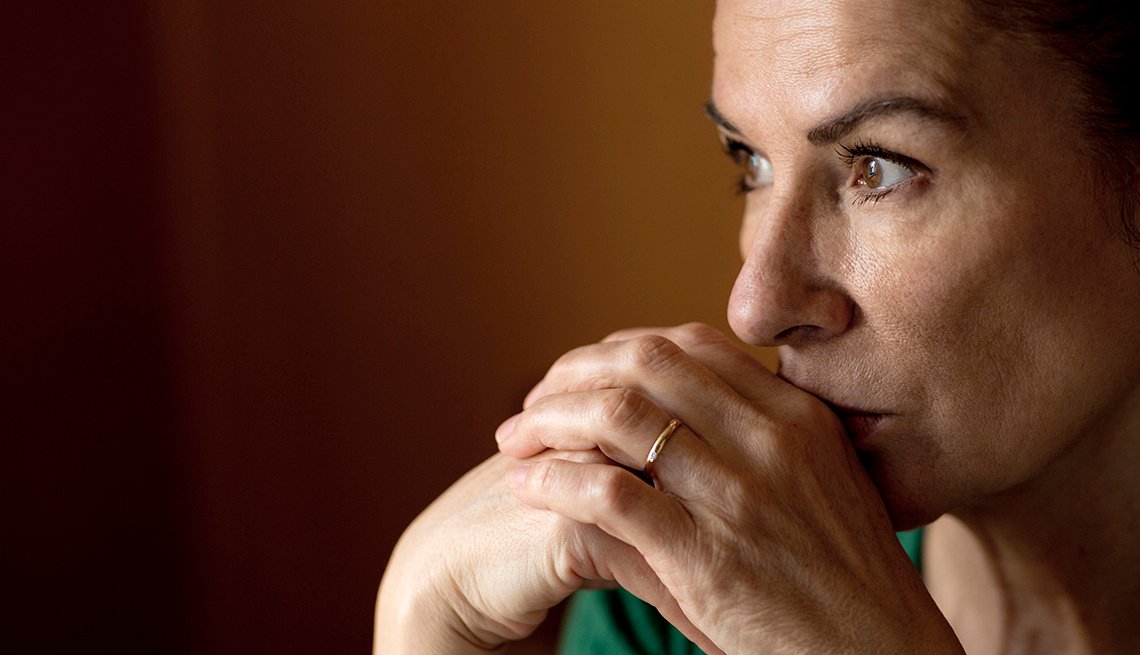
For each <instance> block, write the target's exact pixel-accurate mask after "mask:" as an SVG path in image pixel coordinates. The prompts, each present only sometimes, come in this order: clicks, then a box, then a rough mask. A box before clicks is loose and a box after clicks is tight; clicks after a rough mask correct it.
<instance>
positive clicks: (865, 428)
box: [836, 409, 887, 446]
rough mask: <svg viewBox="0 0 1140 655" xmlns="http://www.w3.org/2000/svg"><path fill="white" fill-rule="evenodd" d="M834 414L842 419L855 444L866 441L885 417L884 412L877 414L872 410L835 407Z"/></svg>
mask: <svg viewBox="0 0 1140 655" xmlns="http://www.w3.org/2000/svg"><path fill="white" fill-rule="evenodd" d="M836 414H838V415H839V418H840V419H841V420H842V421H843V425H844V426H846V427H847V433H848V434H849V435H851V441H852V443H854V444H855V445H856V446H858V445H859V444H863V443H866V442H867V440H868V439H869V438H870V437H871V435H872V434H874V433H875V432H876V431H877V430H878V429H879V425H880V424H881V423H882V422H883V419H885V418H886V417H887V415H886V414H877V413H872V412H855V411H845V410H842V409H836Z"/></svg>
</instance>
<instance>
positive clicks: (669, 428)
mask: <svg viewBox="0 0 1140 655" xmlns="http://www.w3.org/2000/svg"><path fill="white" fill-rule="evenodd" d="M679 425H681V421H679V420H677V419H670V421H669V424H668V425H666V426H665V429H664V430H662V431H661V434H659V435H657V441H654V442H653V447H652V448H650V449H649V456H648V457H646V458H645V466H643V467H642V470H644V471H645V472H646V473H648V474H650V475H652V474H653V471H652V468H653V463H654V462H656V461H657V458H658V457H660V456H661V451H662V450H663V449H664V448H665V442H667V441H669V437H671V436H673V433H674V432H675V431H676V430H677V426H679Z"/></svg>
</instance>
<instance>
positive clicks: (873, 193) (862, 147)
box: [835, 141, 927, 205]
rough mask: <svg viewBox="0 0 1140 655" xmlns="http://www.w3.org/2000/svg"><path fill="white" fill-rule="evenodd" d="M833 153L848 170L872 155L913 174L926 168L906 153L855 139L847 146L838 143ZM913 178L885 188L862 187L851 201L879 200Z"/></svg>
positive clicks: (861, 203) (857, 202)
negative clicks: (902, 153) (871, 188)
mask: <svg viewBox="0 0 1140 655" xmlns="http://www.w3.org/2000/svg"><path fill="white" fill-rule="evenodd" d="M835 154H837V155H839V160H840V161H842V162H843V165H844V166H846V167H847V168H848V170H854V169H855V166H856V164H858V163H859V160H861V159H863V158H864V157H873V158H875V159H882V160H884V161H888V162H891V163H892V164H895V165H898V166H902V167H903V168H905V169H907V170H908V171H910V172H911V173H914V174H915V175H917V174H918V172H919V171H924V170H927V168H926V167H925V166H923V165H922V164H921V163H919V162H918V161H916V160H914V159H911V158H910V157H907V156H906V155H900V154H899V153H897V152H892V151H890V150H887V149H886V148H883V147H881V146H879V145H876V144H875V143H872V142H868V141H856V142H855V143H853V144H851V145H849V146H846V145H843V144H839V146H838V147H837V148H836V149H835ZM913 179H914V178H910V179H908V180H906V181H904V182H900V183H898V184H895V185H892V186H889V187H887V188H885V189H876V190H867V189H864V190H861V191H858V192H857V193H856V195H855V197H854V198H853V199H852V201H851V202H852V204H855V205H863V204H866V203H868V202H871V203H876V202H879V201H880V200H882V199H883V198H885V197H887V196H888V195H890V194H891V193H894V192H895V191H898V190H899V189H901V188H902V187H904V186H906V185H907V184H909V183H910V182H911V180H913Z"/></svg>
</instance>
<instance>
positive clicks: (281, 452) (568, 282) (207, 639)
mask: <svg viewBox="0 0 1140 655" xmlns="http://www.w3.org/2000/svg"><path fill="white" fill-rule="evenodd" d="M712 10H713V7H712V3H711V2H678V3H672V2H670V3H651V4H649V3H645V2H639V1H635V0H594V1H583V2H560V3H547V2H531V1H525V0H481V1H479V2H454V1H451V2H444V1H441V0H420V1H418V2H403V3H396V2H386V1H382V0H372V1H370V2H365V1H362V0H357V1H347V2H339V3H318V2H310V3H300V2H251V1H249V0H245V1H241V0H239V1H232V0H231V1H229V2H208V1H205V0H181V1H177V2H173V1H172V2H162V1H159V2H145V1H141V0H121V1H119V2H113V3H111V2H108V3H72V4H71V6H69V7H56V6H54V5H48V4H38V5H37V4H36V3H25V4H24V5H22V6H16V7H11V8H9V10H8V11H7V12H6V13H7V18H6V23H7V25H6V26H5V27H3V28H0V29H3V30H4V32H6V34H5V36H4V42H5V43H6V45H7V49H8V50H9V54H8V56H6V57H4V62H3V63H2V64H0V66H3V70H4V78H5V79H6V80H8V82H7V83H6V84H5V85H4V86H5V93H4V96H5V102H4V105H5V109H4V110H3V112H4V115H5V116H6V120H5V121H4V125H3V128H2V129H3V133H4V144H5V153H4V154H5V157H4V159H5V160H6V161H5V164H4V170H5V172H4V175H3V177H4V182H3V184H4V188H5V189H6V192H5V194H4V195H5V202H4V206H5V210H4V212H3V213H4V214H5V218H4V223H5V230H4V235H5V236H4V237H3V239H2V241H3V244H2V246H0V253H2V256H0V266H2V269H0V274H2V279H3V281H4V283H3V286H2V290H3V302H2V305H0V312H2V318H0V330H2V332H0V338H2V340H0V343H2V346H0V358H2V359H0V367H2V368H0V371H2V378H0V383H2V385H3V388H2V390H0V391H2V395H0V397H2V398H3V400H2V401H0V402H2V403H3V416H4V421H3V423H2V425H3V426H4V427H0V431H2V432H3V433H4V439H3V443H4V444H5V445H6V446H7V448H6V450H7V454H6V455H5V456H4V457H3V458H2V459H3V464H2V465H0V466H2V467H3V471H2V473H3V481H2V484H3V485H4V488H5V493H4V496H5V507H6V511H5V514H6V515H7V517H8V518H7V520H6V521H5V522H4V527H3V529H2V531H0V534H2V535H3V536H2V537H0V543H2V546H0V547H2V549H3V552H2V561H3V567H4V570H5V574H4V575H5V581H6V583H8V584H6V585H5V587H6V589H5V592H6V593H5V596H6V601H5V605H6V606H7V609H6V610H5V611H4V615H5V622H4V623H5V625H4V629H3V630H2V631H0V650H2V651H3V652H7V653H16V652H20V653H24V652H40V653H62V652H112V651H113V652H118V653H124V652H140V653H141V652H146V653H269V652H272V653H318V652H319V653H363V652H368V650H369V648H370V644H371V629H372V610H373V601H374V595H375V592H376V587H377V585H378V583H379V580H380V575H381V573H382V571H383V569H384V565H385V563H386V561H387V558H388V555H389V553H390V551H391V548H392V547H393V545H394V544H395V541H396V539H397V538H398V537H399V534H400V532H401V531H402V530H403V528H404V527H405V526H406V525H407V524H408V522H410V521H411V520H412V518H413V517H414V516H415V515H416V514H417V513H418V512H419V511H420V510H422V509H423V508H424V507H425V506H426V505H427V504H428V503H429V502H430V500H431V499H432V498H433V497H435V496H436V495H437V494H439V493H440V492H441V491H443V490H444V489H445V488H446V487H447V486H448V484H450V483H451V482H452V481H454V480H455V479H456V478H457V477H458V476H459V475H461V474H462V473H463V472H464V471H466V470H467V469H468V468H470V467H471V466H473V465H474V464H476V463H477V462H479V461H481V460H482V459H484V458H485V457H487V456H489V455H490V454H492V453H493V452H494V439H493V437H492V432H493V430H494V428H495V426H497V425H498V423H499V422H500V421H501V420H503V419H504V418H506V417H507V416H509V415H510V414H512V413H513V412H514V411H516V410H517V408H518V407H519V404H520V402H521V399H522V397H523V395H524V394H525V393H526V391H527V390H528V389H529V388H530V386H531V385H532V384H533V383H535V382H536V381H537V380H538V379H539V378H540V377H541V376H542V374H543V372H544V371H545V369H546V367H547V366H548V365H549V364H550V363H551V362H552V361H553V360H554V359H555V358H556V357H557V356H558V355H560V354H561V353H562V352H564V351H566V350H568V349H570V348H572V347H575V346H577V345H581V344H584V343H588V342H592V341H595V340H597V339H599V338H601V337H603V336H605V335H606V334H607V333H608V332H610V331H612V330H614V329H617V328H621V327H628V326H634V325H664V324H676V323H680V322H686V321H693V320H699V321H704V322H708V323H712V324H713V325H717V326H720V327H722V328H725V327H726V325H725V319H724V306H725V303H726V300H727V297H728V293H729V289H730V287H731V283H732V279H733V276H734V274H735V271H736V269H737V266H738V255H737V249H736V229H737V222H738V217H739V213H740V210H741V204H740V202H739V199H738V198H736V197H735V196H734V195H733V193H732V187H733V176H734V174H735V171H734V170H733V168H732V166H731V165H730V164H728V163H727V161H726V160H725V159H724V157H723V155H722V154H721V153H720V151H719V147H718V144H717V141H716V136H715V131H714V129H713V128H712V126H711V125H710V124H709V123H708V122H707V121H706V119H705V118H704V116H703V114H702V103H703V102H704V101H705V99H706V98H707V95H708V89H709V83H710V75H711V65H712V59H711V54H712V52H711V43H710V30H711V19H712ZM556 627H557V626H556V625H554V624H551V625H548V626H546V627H544V629H543V630H542V631H541V632H540V633H539V634H538V635H536V636H535V638H534V639H532V640H531V641H530V642H528V643H527V644H525V645H523V646H520V647H519V648H518V649H516V650H515V651H513V652H519V653H524V652H546V651H547V650H548V648H549V643H550V640H551V639H552V638H553V635H554V632H555V630H556Z"/></svg>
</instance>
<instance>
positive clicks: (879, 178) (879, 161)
mask: <svg viewBox="0 0 1140 655" xmlns="http://www.w3.org/2000/svg"><path fill="white" fill-rule="evenodd" d="M855 174H856V176H857V177H856V180H855V183H856V184H859V185H861V186H865V187H867V188H868V189H889V188H890V187H893V186H895V185H896V184H901V183H903V182H906V181H907V180H909V179H910V178H912V177H914V176H915V172H914V170H913V169H911V167H910V166H907V165H905V164H899V163H897V162H893V161H890V160H888V159H884V158H882V157H860V158H859V159H858V161H857V162H856V164H855Z"/></svg>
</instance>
